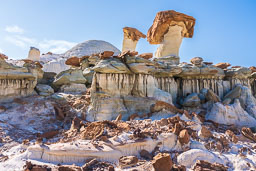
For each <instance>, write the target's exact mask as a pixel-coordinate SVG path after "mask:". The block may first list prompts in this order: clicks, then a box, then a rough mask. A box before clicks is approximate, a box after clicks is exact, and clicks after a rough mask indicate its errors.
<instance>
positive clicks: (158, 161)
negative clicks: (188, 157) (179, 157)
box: [152, 153, 172, 171]
mask: <svg viewBox="0 0 256 171" xmlns="http://www.w3.org/2000/svg"><path fill="white" fill-rule="evenodd" d="M152 165H153V167H154V169H155V171H170V170H171V168H172V160H171V157H170V154H168V153H158V154H157V155H156V156H155V157H154V159H153V161H152Z"/></svg>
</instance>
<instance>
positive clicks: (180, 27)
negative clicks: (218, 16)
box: [147, 10, 196, 57]
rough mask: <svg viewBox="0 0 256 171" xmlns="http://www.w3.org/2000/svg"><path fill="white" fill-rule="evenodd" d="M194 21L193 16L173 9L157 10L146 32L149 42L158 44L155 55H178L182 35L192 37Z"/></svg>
mask: <svg viewBox="0 0 256 171" xmlns="http://www.w3.org/2000/svg"><path fill="white" fill-rule="evenodd" d="M195 21H196V20H195V18H194V17H192V16H188V15H186V14H183V13H179V12H176V11H174V10H169V11H161V12H158V13H157V14H156V17H155V19H154V22H153V25H152V26H151V27H150V29H149V30H148V33H147V40H148V41H149V43H150V44H160V46H159V47H158V49H157V51H156V53H155V56H156V57H167V56H176V57H179V48H180V45H181V42H182V39H183V37H186V38H192V37H193V33H194V25H195Z"/></svg>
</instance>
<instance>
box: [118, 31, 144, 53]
mask: <svg viewBox="0 0 256 171" xmlns="http://www.w3.org/2000/svg"><path fill="white" fill-rule="evenodd" d="M123 32H124V39H123V48H122V52H124V51H128V50H129V51H135V49H136V45H137V43H138V41H139V39H140V38H146V35H144V34H143V33H141V32H140V31H139V30H137V29H136V28H132V27H124V28H123Z"/></svg>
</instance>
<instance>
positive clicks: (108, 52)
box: [99, 51, 114, 59]
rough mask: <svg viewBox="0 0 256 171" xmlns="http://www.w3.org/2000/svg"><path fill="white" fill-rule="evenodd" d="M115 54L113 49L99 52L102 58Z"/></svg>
mask: <svg viewBox="0 0 256 171" xmlns="http://www.w3.org/2000/svg"><path fill="white" fill-rule="evenodd" d="M113 55H114V52H113V51H104V52H102V53H100V54H99V56H100V58H101V59H104V58H109V57H111V56H113Z"/></svg>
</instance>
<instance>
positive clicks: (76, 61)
mask: <svg viewBox="0 0 256 171" xmlns="http://www.w3.org/2000/svg"><path fill="white" fill-rule="evenodd" d="M80 62H81V59H80V58H78V57H76V56H73V57H71V58H68V59H67V60H66V62H65V64H66V65H71V66H76V67H79V66H80Z"/></svg>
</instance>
